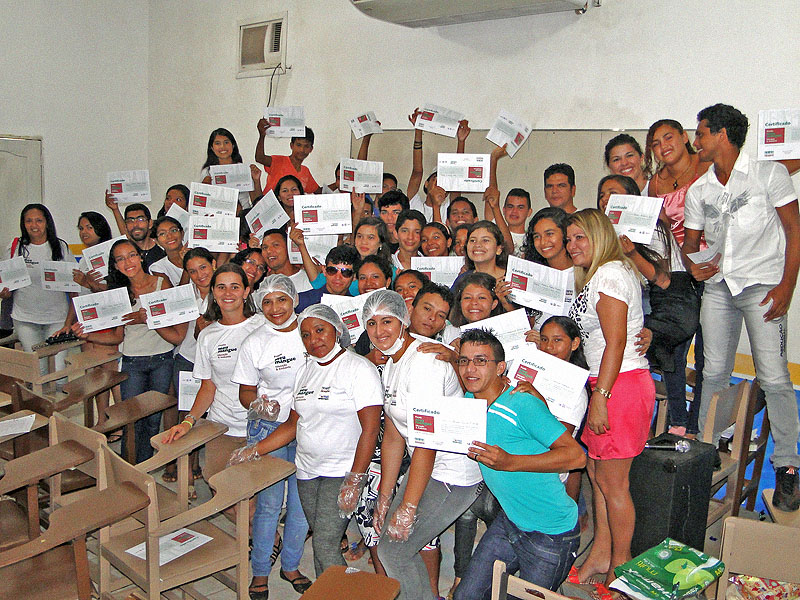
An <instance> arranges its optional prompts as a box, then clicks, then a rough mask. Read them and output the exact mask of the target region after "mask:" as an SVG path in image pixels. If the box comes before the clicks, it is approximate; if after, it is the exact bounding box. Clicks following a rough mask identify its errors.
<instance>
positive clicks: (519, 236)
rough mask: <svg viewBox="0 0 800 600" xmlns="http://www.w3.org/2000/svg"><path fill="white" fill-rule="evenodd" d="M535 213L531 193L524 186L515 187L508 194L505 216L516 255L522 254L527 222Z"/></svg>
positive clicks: (504, 209)
mask: <svg viewBox="0 0 800 600" xmlns="http://www.w3.org/2000/svg"><path fill="white" fill-rule="evenodd" d="M532 213H533V210H532V209H531V195H530V194H529V193H528V192H526V191H525V190H523V189H522V188H514V189H512V190H511V191H510V192H508V195H507V196H506V201H505V204H503V216H504V217H505V218H506V223H508V229H509V231H511V239H513V240H514V256H522V245H523V244H524V243H525V223H527V221H528V218H529V217H530V216H531V214H532Z"/></svg>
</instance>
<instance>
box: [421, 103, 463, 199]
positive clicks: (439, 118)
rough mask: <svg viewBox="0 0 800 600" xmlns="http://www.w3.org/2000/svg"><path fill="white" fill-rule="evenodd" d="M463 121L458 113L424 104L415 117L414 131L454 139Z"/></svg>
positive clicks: (461, 115)
mask: <svg viewBox="0 0 800 600" xmlns="http://www.w3.org/2000/svg"><path fill="white" fill-rule="evenodd" d="M463 119H464V115H463V114H461V113H460V112H456V111H454V110H450V109H449V108H444V107H443V106H437V105H435V104H425V105H423V107H422V110H421V111H419V114H418V115H417V120H416V121H415V122H414V129H422V130H423V131H430V132H431V133H438V134H439V135H446V136H447V137H456V132H457V131H458V123H459V121H461V120H463ZM440 185H441V184H440Z"/></svg>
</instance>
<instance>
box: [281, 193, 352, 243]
mask: <svg viewBox="0 0 800 600" xmlns="http://www.w3.org/2000/svg"><path fill="white" fill-rule="evenodd" d="M294 214H295V218H296V217H297V215H299V216H300V219H299V220H298V224H297V226H298V227H299V228H300V229H301V230H302V231H303V233H304V234H306V235H332V234H336V235H340V234H344V235H347V234H349V233H351V231H352V227H353V225H352V217H351V216H350V194H325V195H324V196H323V195H320V194H310V195H303V196H295V197H294Z"/></svg>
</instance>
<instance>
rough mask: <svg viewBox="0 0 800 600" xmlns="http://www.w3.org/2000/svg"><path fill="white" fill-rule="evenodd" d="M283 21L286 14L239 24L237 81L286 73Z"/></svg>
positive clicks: (284, 22)
mask: <svg viewBox="0 0 800 600" xmlns="http://www.w3.org/2000/svg"><path fill="white" fill-rule="evenodd" d="M286 21H287V15H286V13H284V14H282V15H276V16H273V17H271V18H269V19H266V20H263V19H262V20H249V21H239V52H238V64H237V65H236V77H237V78H241V77H263V76H265V75H272V74H273V73H279V74H282V73H285V72H286V33H287V31H286Z"/></svg>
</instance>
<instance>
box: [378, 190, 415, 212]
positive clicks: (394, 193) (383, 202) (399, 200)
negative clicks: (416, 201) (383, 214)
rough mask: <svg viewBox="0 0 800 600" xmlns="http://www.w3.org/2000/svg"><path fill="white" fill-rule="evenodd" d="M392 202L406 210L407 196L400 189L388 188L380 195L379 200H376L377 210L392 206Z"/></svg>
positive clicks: (407, 205)
mask: <svg viewBox="0 0 800 600" xmlns="http://www.w3.org/2000/svg"><path fill="white" fill-rule="evenodd" d="M393 204H399V205H400V206H402V207H403V210H408V207H409V204H408V196H406V195H405V194H404V193H403V192H401V191H400V190H390V191H388V192H386V193H385V194H384V195H383V196H381V199H380V200H378V210H382V209H384V208H386V207H387V206H392V205H393Z"/></svg>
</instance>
